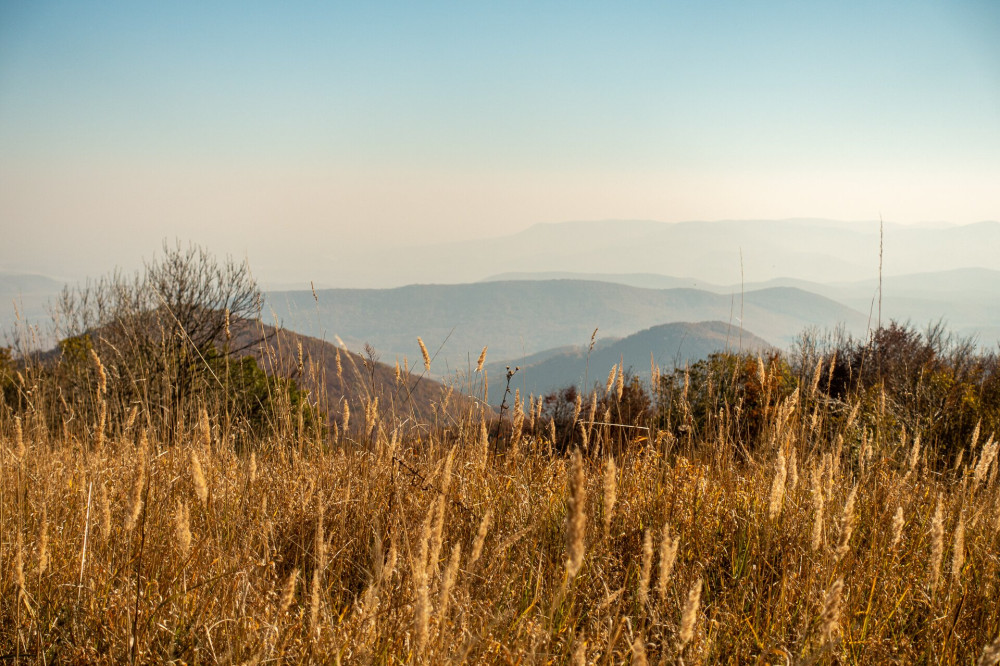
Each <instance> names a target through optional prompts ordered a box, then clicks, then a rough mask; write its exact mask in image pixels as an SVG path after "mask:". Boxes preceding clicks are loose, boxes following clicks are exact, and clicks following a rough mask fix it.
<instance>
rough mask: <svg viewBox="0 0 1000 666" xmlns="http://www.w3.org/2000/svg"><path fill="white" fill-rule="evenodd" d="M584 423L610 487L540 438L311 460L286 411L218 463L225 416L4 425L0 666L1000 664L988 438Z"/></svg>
mask: <svg viewBox="0 0 1000 666" xmlns="http://www.w3.org/2000/svg"><path fill="white" fill-rule="evenodd" d="M818 372H819V371H817V376H818ZM620 376H621V375H620V373H617V372H615V371H613V376H612V377H611V378H609V387H608V391H611V390H612V389H615V391H616V392H617V393H620V391H621V389H620V388H618V387H616V386H614V385H613V384H612V382H615V383H617V382H618V379H617V378H618V377H620ZM104 390H106V389H103V388H98V389H97V391H99V393H97V398H98V400H100V398H101V396H102V393H100V391H104ZM595 404H596V403H595V402H593V399H592V400H591V406H590V409H589V413H590V418H589V420H588V421H586V422H585V421H582V420H581V421H579V422H578V423H575V424H574V425H571V427H574V428H582V430H583V432H584V433H585V435H586V438H587V439H586V440H585V441H587V443H588V445H589V450H590V451H591V452H593V451H605V450H615V451H618V452H619V455H618V456H617V457H616V459H611V458H607V457H604V456H602V455H598V456H594V455H590V456H586V455H581V453H580V452H574V453H572V454H571V455H569V456H559V455H553V454H552V453H551V451H552V440H554V439H555V436H554V435H551V434H549V433H550V432H551V430H550V429H549V428H534V429H524V430H523V431H522V430H521V429H520V428H518V429H517V435H516V437H514V436H513V435H511V437H510V438H509V441H511V442H513V444H512V445H511V446H509V447H507V448H504V447H496V446H491V442H490V439H489V437H490V434H489V433H490V432H491V431H492V428H491V427H488V424H487V422H486V418H487V417H485V416H484V412H481V411H472V410H470V411H467V412H466V413H465V414H464V416H462V417H460V418H458V419H457V420H454V421H452V422H450V423H449V424H448V427H437V428H426V427H413V424H412V423H410V424H409V428H408V429H405V428H406V427H407V423H406V421H407V419H404V418H402V417H393V416H391V415H381V416H376V415H373V414H368V415H367V422H366V426H365V429H364V432H363V433H359V432H358V430H357V429H352V428H349V427H348V423H349V422H348V419H347V418H346V416H345V418H344V419H343V421H344V428H343V431H341V432H339V433H338V434H337V435H336V436H335V437H327V438H325V439H323V438H308V439H306V438H303V437H301V436H297V435H296V432H297V431H296V429H295V428H294V427H292V425H291V424H293V423H294V421H295V419H297V418H298V416H297V415H296V414H295V413H293V412H292V411H291V410H290V411H289V413H288V414H287V415H286V418H287V419H288V422H289V423H288V424H285V425H284V426H281V427H277V428H276V429H275V434H274V435H273V436H269V437H261V438H260V439H259V441H255V442H253V444H252V445H251V446H245V447H243V449H242V450H241V453H239V454H237V453H236V448H235V447H234V446H233V443H232V441H230V439H229V437H230V436H229V435H228V434H227V430H226V427H225V424H226V415H225V414H210V413H208V412H202V414H201V416H200V417H199V418H198V419H197V420H195V421H194V422H192V423H190V424H188V425H187V426H185V429H184V430H183V431H182V432H181V434H180V435H179V436H174V437H173V442H174V443H173V444H168V443H167V441H166V438H164V437H161V436H160V435H158V434H157V432H155V431H150V432H147V430H146V429H145V428H144V426H143V425H142V424H143V423H144V422H146V421H147V420H146V419H144V418H142V415H141V413H140V415H139V418H135V417H134V416H133V417H131V418H130V419H129V420H128V421H127V422H123V423H114V424H105V423H103V422H102V423H99V424H97V427H95V428H90V429H89V430H87V431H79V432H77V433H75V434H72V435H67V434H66V433H65V432H54V431H52V430H51V429H50V428H49V427H48V426H47V425H46V423H48V422H51V421H52V419H51V415H48V417H47V418H42V415H40V414H36V413H33V412H32V411H31V410H30V408H29V409H27V410H24V411H22V412H21V413H20V414H19V415H18V416H17V417H16V418H15V417H14V416H12V415H10V414H9V413H8V412H7V411H3V412H0V534H2V544H0V546H2V548H0V591H2V597H0V658H2V659H4V660H8V661H9V660H20V661H21V662H23V663H53V662H72V663H126V662H137V663H153V662H167V661H174V662H175V663H181V662H184V663H230V664H236V663H251V664H262V663H268V662H274V661H279V662H282V663H293V662H294V663H332V662H338V661H340V662H344V663H445V662H454V663H459V662H471V663H570V662H572V663H589V664H594V663H671V664H672V663H686V664H703V663H704V664H707V663H747V662H752V663H795V664H798V663H854V664H871V663H941V664H958V663H963V664H967V663H974V662H976V661H977V660H980V663H996V660H997V658H998V657H997V655H998V654H1000V648H997V645H998V643H996V642H995V641H996V639H997V636H998V633H1000V593H998V592H1000V590H998V584H1000V539H998V534H1000V486H998V484H997V481H996V477H997V461H996V448H997V447H996V444H995V441H994V439H993V438H988V439H987V441H986V442H983V443H980V442H970V443H969V444H968V448H969V450H968V453H967V454H966V455H964V457H963V460H964V461H965V462H964V463H960V464H959V465H958V466H957V467H954V468H950V469H947V470H945V471H941V470H938V469H936V468H934V467H933V466H930V465H928V464H927V463H926V460H925V459H924V457H923V456H922V450H921V447H920V444H919V441H918V440H916V439H915V438H913V437H912V436H909V435H907V436H906V439H903V435H899V434H898V433H895V431H891V432H890V431H886V432H881V431H875V432H871V433H868V432H866V433H865V434H864V437H863V442H862V443H861V445H860V446H857V447H852V446H845V445H844V440H843V437H842V436H841V435H842V433H841V434H837V433H833V434H831V433H830V432H829V431H828V429H825V428H823V427H818V426H817V419H821V418H822V415H817V413H816V412H815V411H811V410H809V409H807V408H805V407H802V403H800V402H799V401H798V400H786V401H782V402H781V403H780V404H779V403H778V402H775V404H773V405H770V406H769V407H768V409H769V411H768V413H769V414H771V415H772V416H771V424H770V427H769V428H768V429H766V430H765V431H764V432H763V433H762V435H761V441H759V442H754V443H752V444H753V446H749V444H751V443H747V442H740V441H738V440H734V439H733V438H732V437H728V436H725V433H722V432H721V431H720V434H719V436H718V437H710V436H703V437H701V438H700V439H691V440H689V441H677V440H675V439H673V438H672V437H671V436H670V435H668V434H666V433H665V432H655V431H654V432H648V433H647V432H645V431H635V432H636V435H635V439H634V440H633V441H632V442H631V444H630V445H629V446H626V447H621V446H616V447H615V448H614V449H612V447H610V446H604V445H602V443H603V441H602V438H605V437H608V436H609V432H610V430H609V428H608V427H601V428H595V427H592V424H593V422H594V412H595ZM66 408H67V409H68V410H71V408H72V405H67V406H66ZM149 408H150V407H149V406H148V405H144V406H142V409H149ZM723 408H724V409H731V408H732V406H723ZM345 409H346V406H345ZM850 409H851V406H850V405H846V406H845V411H850ZM371 410H372V411H374V412H377V411H378V410H377V407H375V406H372V408H371ZM581 411H583V410H582V402H578V403H577V405H576V414H575V415H574V419H573V421H574V422H576V421H577V417H579V416H580V415H581V414H580V412H581ZM513 413H514V415H515V418H519V419H521V420H524V419H525V418H527V417H526V414H527V415H531V416H530V418H539V417H536V416H534V409H533V407H532V406H531V405H529V406H528V407H527V409H525V407H524V406H523V405H522V404H520V401H519V402H518V404H517V405H515V407H514V409H513ZM63 417H64V420H68V419H71V418H72V413H71V412H67V413H66V414H63ZM358 418H359V419H360V417H358ZM410 420H411V421H412V419H410ZM417 425H418V426H419V425H420V424H417ZM88 432H89V435H88V434H87V433H88ZM299 432H300V433H301V429H299ZM536 433H546V434H542V435H539V434H536ZM917 434H919V433H917ZM984 434H985V433H984ZM615 435H616V436H620V434H618V433H615ZM547 438H548V439H547ZM497 450H499V451H501V452H500V453H495V451H497ZM750 451H752V452H753V453H752V454H750V453H748V452H750ZM800 478H801V479H802V483H800V482H799V480H800Z"/></svg>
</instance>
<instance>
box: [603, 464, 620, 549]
mask: <svg viewBox="0 0 1000 666" xmlns="http://www.w3.org/2000/svg"><path fill="white" fill-rule="evenodd" d="M617 498H618V467H617V466H616V465H615V459H614V458H610V457H609V458H608V459H607V461H606V462H605V463H604V534H605V536H606V535H607V534H608V533H609V530H610V529H611V519H612V518H613V517H614V515H615V501H616V500H617Z"/></svg>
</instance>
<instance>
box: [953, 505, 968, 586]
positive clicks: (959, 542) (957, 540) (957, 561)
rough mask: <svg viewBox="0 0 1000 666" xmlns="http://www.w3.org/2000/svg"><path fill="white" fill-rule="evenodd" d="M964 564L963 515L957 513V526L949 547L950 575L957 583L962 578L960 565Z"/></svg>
mask: <svg viewBox="0 0 1000 666" xmlns="http://www.w3.org/2000/svg"><path fill="white" fill-rule="evenodd" d="M964 565H965V516H963V515H959V518H958V526H957V527H955V536H954V539H953V541H952V549H951V576H952V578H954V579H955V582H956V583H958V582H959V581H961V579H962V567H963V566H964Z"/></svg>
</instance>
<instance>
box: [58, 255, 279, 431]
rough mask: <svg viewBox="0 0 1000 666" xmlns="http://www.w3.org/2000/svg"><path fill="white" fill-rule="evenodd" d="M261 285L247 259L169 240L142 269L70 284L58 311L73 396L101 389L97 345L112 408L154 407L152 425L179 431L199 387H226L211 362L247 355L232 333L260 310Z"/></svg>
mask: <svg viewBox="0 0 1000 666" xmlns="http://www.w3.org/2000/svg"><path fill="white" fill-rule="evenodd" d="M260 298H261V297H260V290H259V289H258V287H257V284H256V282H255V281H254V279H253V276H252V275H251V274H250V269H249V266H248V265H247V264H246V262H241V263H237V262H235V261H233V259H232V258H228V257H227V258H226V260H225V261H223V262H221V263H220V262H218V261H217V260H216V259H215V258H214V257H213V256H212V255H211V254H210V253H209V252H208V251H206V250H205V249H204V248H201V247H197V246H194V245H190V246H188V247H187V248H184V247H182V246H181V245H180V244H179V243H178V244H176V245H174V246H171V245H168V244H167V243H164V246H163V254H162V256H160V257H157V258H154V259H153V260H152V261H150V262H147V263H146V264H145V265H144V269H143V270H142V271H141V272H138V273H136V274H134V275H131V276H129V275H125V274H122V273H120V272H115V273H113V274H111V275H109V276H107V277H104V278H102V279H101V280H99V281H97V282H95V283H88V284H86V285H84V286H81V287H76V288H66V289H64V290H63V292H62V294H61V295H60V298H59V299H58V301H57V303H56V306H55V308H54V311H53V320H54V322H55V323H56V326H57V337H58V338H59V339H61V340H62V341H63V343H62V344H61V345H60V347H61V350H62V361H63V365H64V366H65V367H64V368H63V375H64V378H65V379H67V380H70V381H69V386H70V389H71V390H72V392H73V398H74V401H75V404H86V400H87V398H86V397H85V396H90V395H92V394H93V391H91V390H89V389H90V387H91V386H92V385H93V371H94V368H92V367H91V366H93V365H94V363H93V361H92V358H91V357H90V355H89V351H90V349H91V348H92V349H93V351H94V352H95V353H96V354H97V356H98V358H99V359H100V361H101V364H102V365H103V368H104V371H105V372H106V373H107V374H108V376H109V378H110V379H111V380H112V381H111V383H112V385H113V386H114V387H115V391H114V392H113V393H109V395H108V406H109V408H110V409H111V410H112V413H114V412H115V411H118V412H127V411H128V410H129V409H130V408H131V406H132V405H135V404H142V405H144V406H146V407H148V409H146V410H145V411H146V412H147V416H146V418H147V419H149V421H150V423H149V424H150V425H164V426H167V428H168V431H169V432H170V433H173V432H174V431H175V430H176V427H177V425H178V424H179V423H181V422H183V420H184V419H185V418H186V417H188V416H191V414H190V412H192V411H193V409H194V407H193V401H192V400H191V398H192V397H193V396H194V395H195V394H197V393H205V392H206V389H207V388H209V387H210V385H212V384H215V385H217V387H218V388H223V387H224V382H225V378H226V373H224V372H223V373H220V372H216V371H215V369H213V365H214V364H213V363H212V362H210V361H215V362H217V361H218V359H219V357H220V354H221V356H222V357H224V358H229V357H230V356H233V355H237V354H240V353H241V352H243V351H245V350H246V349H247V348H249V347H250V346H251V345H252V344H253V342H254V340H253V339H252V338H251V337H249V336H244V337H243V338H242V339H243V342H242V343H241V344H240V345H238V346H235V347H234V345H233V344H232V340H233V338H232V336H231V335H230V334H229V328H230V326H231V325H232V326H236V325H237V324H239V323H242V322H244V321H245V320H248V319H254V318H256V317H257V315H258V310H259V306H260Z"/></svg>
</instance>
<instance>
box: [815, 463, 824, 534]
mask: <svg viewBox="0 0 1000 666" xmlns="http://www.w3.org/2000/svg"><path fill="white" fill-rule="evenodd" d="M822 474H823V471H822V468H821V466H815V467H813V470H812V495H813V507H814V512H815V515H814V517H813V528H812V549H813V551H818V550H819V549H820V547H821V546H822V545H823V504H824V492H823V482H822V480H821V477H822Z"/></svg>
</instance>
